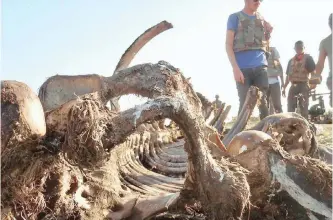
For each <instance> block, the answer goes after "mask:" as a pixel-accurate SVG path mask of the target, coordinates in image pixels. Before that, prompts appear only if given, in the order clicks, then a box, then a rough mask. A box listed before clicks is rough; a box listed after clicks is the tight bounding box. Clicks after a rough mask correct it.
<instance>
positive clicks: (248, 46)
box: [226, 0, 273, 119]
mask: <svg viewBox="0 0 333 220" xmlns="http://www.w3.org/2000/svg"><path fill="white" fill-rule="evenodd" d="M261 2H262V0H245V6H244V8H243V10H241V11H238V12H236V13H233V14H231V15H229V18H228V24H227V35H226V52H227V54H228V58H229V61H230V64H231V66H232V69H233V73H234V78H235V81H236V86H237V91H238V97H239V110H238V114H239V113H240V111H241V109H242V108H243V105H244V102H245V98H246V95H247V92H248V90H249V88H250V87H251V86H256V87H258V88H259V90H260V91H261V92H262V96H261V100H260V104H259V112H260V119H263V118H265V117H266V116H267V115H268V104H267V98H266V97H267V89H268V78H267V56H268V48H269V39H270V34H271V32H272V30H273V28H272V26H271V25H270V24H269V23H268V22H267V21H266V20H265V19H264V18H263V17H262V16H261V15H260V14H259V12H258V8H259V6H260V4H261Z"/></svg>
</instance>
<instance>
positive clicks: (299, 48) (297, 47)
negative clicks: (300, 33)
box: [294, 40, 304, 55]
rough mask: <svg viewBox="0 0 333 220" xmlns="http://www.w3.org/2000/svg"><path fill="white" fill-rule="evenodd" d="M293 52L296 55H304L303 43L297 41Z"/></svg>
mask: <svg viewBox="0 0 333 220" xmlns="http://www.w3.org/2000/svg"><path fill="white" fill-rule="evenodd" d="M294 49H295V51H296V53H297V54H298V55H299V54H302V53H304V43H303V41H301V40H299V41H297V42H296V43H295V48H294Z"/></svg>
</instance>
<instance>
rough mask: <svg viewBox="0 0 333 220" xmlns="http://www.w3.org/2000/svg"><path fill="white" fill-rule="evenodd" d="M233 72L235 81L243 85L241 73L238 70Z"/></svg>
mask: <svg viewBox="0 0 333 220" xmlns="http://www.w3.org/2000/svg"><path fill="white" fill-rule="evenodd" d="M233 71H234V78H235V81H236V82H239V83H242V84H244V75H243V73H242V71H241V70H240V69H239V68H235V69H234V70H233Z"/></svg>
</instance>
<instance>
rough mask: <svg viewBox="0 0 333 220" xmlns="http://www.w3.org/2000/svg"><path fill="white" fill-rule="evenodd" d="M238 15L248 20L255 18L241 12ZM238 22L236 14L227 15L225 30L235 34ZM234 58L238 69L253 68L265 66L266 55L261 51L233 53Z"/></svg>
mask: <svg viewBox="0 0 333 220" xmlns="http://www.w3.org/2000/svg"><path fill="white" fill-rule="evenodd" d="M240 13H243V14H244V15H245V16H248V17H249V18H250V19H255V18H256V16H255V15H253V16H250V15H247V14H245V13H244V12H242V11H241V12H240ZM238 20H239V19H238V15H237V13H233V14H231V15H229V18H228V24H227V29H228V30H233V31H234V32H235V33H236V32H237V29H238ZM235 58H236V62H237V64H238V66H239V68H240V69H246V68H255V67H258V66H263V65H267V60H266V54H265V52H264V51H262V50H247V51H239V52H236V53H235Z"/></svg>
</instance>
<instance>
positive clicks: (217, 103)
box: [212, 95, 222, 115]
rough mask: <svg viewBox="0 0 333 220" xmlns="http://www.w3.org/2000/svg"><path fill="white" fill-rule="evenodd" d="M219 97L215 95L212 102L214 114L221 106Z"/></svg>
mask: <svg viewBox="0 0 333 220" xmlns="http://www.w3.org/2000/svg"><path fill="white" fill-rule="evenodd" d="M219 98H220V96H219V95H215V101H214V102H213V103H212V104H213V108H214V115H216V114H217V113H218V111H219V109H220V108H221V107H222V102H221V100H220V99H219Z"/></svg>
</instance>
